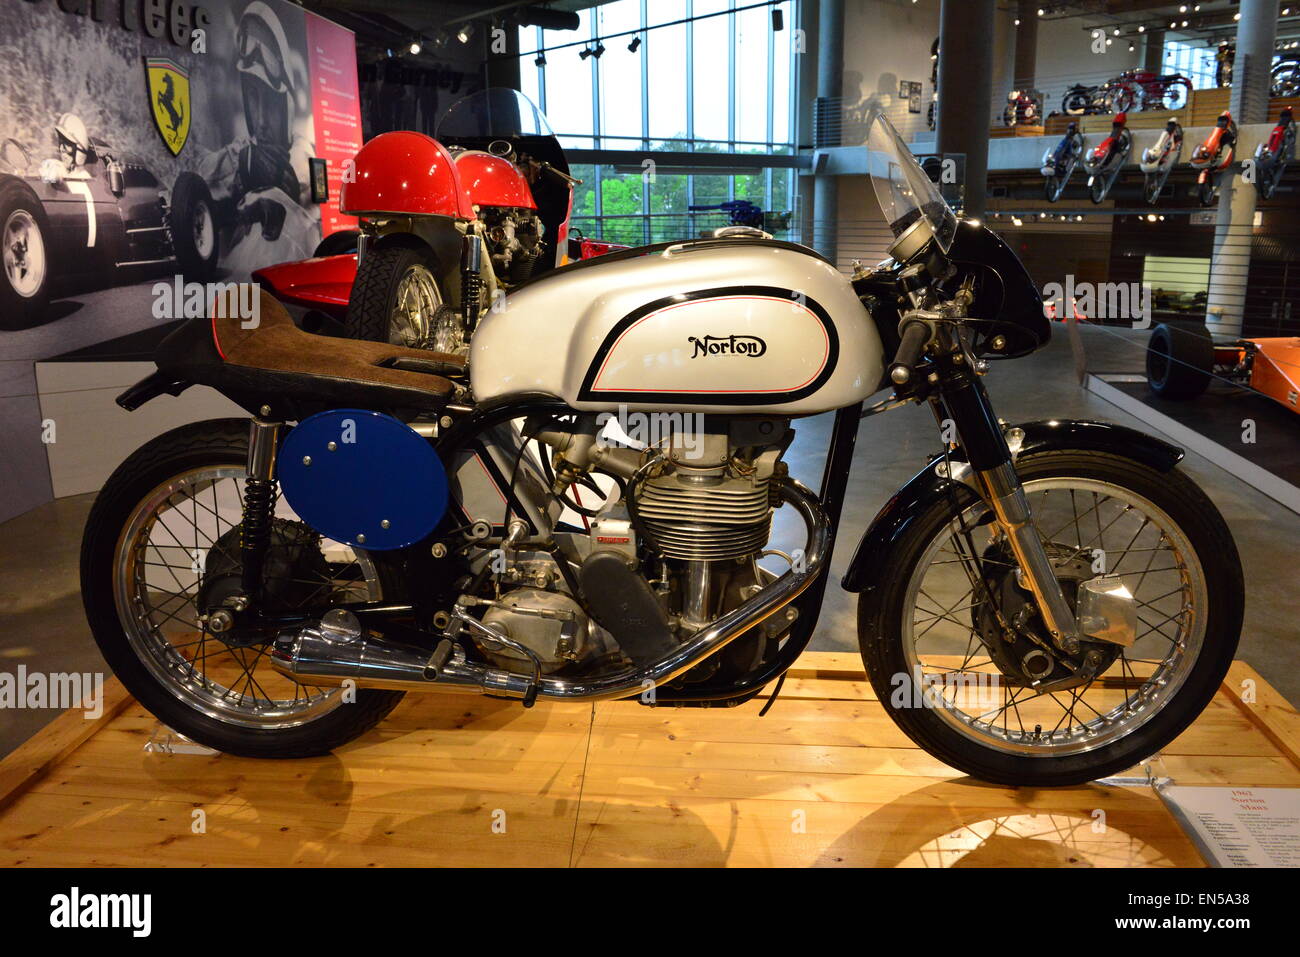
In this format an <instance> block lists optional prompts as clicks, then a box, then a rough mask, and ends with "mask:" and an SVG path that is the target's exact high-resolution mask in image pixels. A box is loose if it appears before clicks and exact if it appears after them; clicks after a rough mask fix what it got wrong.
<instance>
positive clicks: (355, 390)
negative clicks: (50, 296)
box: [155, 286, 466, 411]
mask: <svg viewBox="0 0 1300 957" xmlns="http://www.w3.org/2000/svg"><path fill="white" fill-rule="evenodd" d="M238 295H239V290H238V288H237V287H233V286H232V287H231V288H230V289H229V290H227V291H226V292H225V294H223V295H222V296H221V297H220V298H219V299H218V300H217V303H216V307H215V308H214V310H213V313H214V314H213V316H212V318H211V320H206V319H194V320H191V321H190V322H188V323H186V324H185V325H184V326H182V327H181V328H180V329H178V330H177V331H176V332H174V333H172V334H171V335H170V336H168V338H167V339H166V340H164V341H163V343H162V344H161V345H160V346H159V348H158V352H157V355H156V356H155V361H156V363H157V365H158V368H159V369H160V370H162V371H163V372H165V373H168V374H169V375H172V376H174V377H175V378H177V379H181V380H185V381H188V382H192V383H195V384H202V385H210V386H212V387H213V388H216V389H217V390H218V391H221V392H222V393H223V394H225V395H227V396H229V397H230V398H232V399H234V400H235V401H236V402H239V403H240V404H241V405H244V406H246V407H256V405H257V404H258V403H261V402H269V401H272V400H274V399H276V398H278V399H280V400H282V401H281V402H279V403H278V404H279V405H281V406H283V405H284V404H285V403H286V402H287V403H288V404H289V405H291V406H294V407H297V408H303V407H311V406H317V407H321V408H330V407H333V408H338V407H342V406H345V405H348V406H358V407H362V408H373V409H386V410H387V409H404V410H415V411H434V410H438V409H441V408H442V407H443V406H444V405H446V403H447V401H448V400H449V399H450V397H451V395H452V393H453V391H454V389H455V383H453V382H452V380H451V379H450V378H448V376H455V377H460V376H463V375H464V374H465V367H466V363H465V360H464V359H463V358H462V357H460V356H455V355H448V354H446V353H441V352H429V351H426V350H424V349H410V348H407V347H405V346H395V345H389V344H388V343H383V342H366V341H363V340H360V339H340V338H335V337H332V336H321V335H315V334H313V333H310V332H304V331H303V330H301V329H299V328H298V327H297V326H296V325H294V322H293V319H292V318H290V316H289V314H288V312H286V311H285V309H284V307H283V306H282V305H281V304H280V303H279V302H277V301H276V300H275V298H274V297H272V296H271V295H270V294H269V293H267V292H265V291H262V292H260V296H259V298H258V300H257V303H256V305H257V310H256V312H255V313H253V314H252V315H248V314H247V313H248V312H249V310H247V309H242V310H241V308H240V307H239V301H238ZM245 326H247V327H248V328H245Z"/></svg>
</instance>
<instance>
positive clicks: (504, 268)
mask: <svg viewBox="0 0 1300 957" xmlns="http://www.w3.org/2000/svg"><path fill="white" fill-rule="evenodd" d="M479 219H480V220H482V221H483V226H484V232H483V238H484V240H485V241H486V243H487V250H488V256H489V257H490V258H491V260H492V269H493V271H494V272H495V273H496V276H497V278H498V279H499V280H501V281H502V282H503V284H504V285H506V286H507V287H509V286H511V285H513V284H515V283H519V282H523V281H524V280H525V279H527V278H528V277H529V276H531V275H532V273H533V265H534V264H535V263H536V262H537V259H538V257H539V256H541V254H542V233H543V231H544V229H545V227H544V226H543V225H542V220H541V219H540V217H538V215H537V213H536V212H535V211H533V210H531V209H522V208H512V207H506V206H484V207H480V209H479Z"/></svg>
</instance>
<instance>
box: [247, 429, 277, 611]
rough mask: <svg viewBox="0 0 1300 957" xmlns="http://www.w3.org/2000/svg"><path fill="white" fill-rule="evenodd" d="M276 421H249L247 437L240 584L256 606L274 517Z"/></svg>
mask: <svg viewBox="0 0 1300 957" xmlns="http://www.w3.org/2000/svg"><path fill="white" fill-rule="evenodd" d="M280 425H281V423H279V422H267V421H264V420H262V419H261V418H260V417H259V418H255V419H253V420H252V422H251V424H250V425H249V434H248V478H247V479H246V480H245V483H244V515H243V521H242V523H241V524H240V530H239V558H240V569H241V571H240V585H241V586H242V588H243V592H244V596H245V597H246V598H247V599H248V601H249V602H250V603H251V604H252V605H253V606H254V607H257V605H258V603H259V602H260V601H261V598H262V584H263V583H262V575H263V570H264V569H265V566H266V550H267V548H268V547H269V546H270V544H271V523H272V522H273V521H274V518H275V457H276V453H277V451H278V448H279V444H280Z"/></svg>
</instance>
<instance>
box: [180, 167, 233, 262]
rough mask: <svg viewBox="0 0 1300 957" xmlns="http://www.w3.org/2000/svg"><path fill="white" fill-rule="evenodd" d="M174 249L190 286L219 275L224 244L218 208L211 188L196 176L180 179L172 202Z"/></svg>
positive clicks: (182, 174) (183, 175) (185, 173)
mask: <svg viewBox="0 0 1300 957" xmlns="http://www.w3.org/2000/svg"><path fill="white" fill-rule="evenodd" d="M171 230H172V249H173V250H174V252H175V254H176V265H177V267H178V268H179V270H180V273H181V275H182V276H183V277H184V278H185V279H186V280H188V281H189V282H208V281H209V280H211V279H212V278H213V277H215V276H216V274H217V262H218V260H219V259H220V258H221V240H220V237H219V235H218V233H217V218H216V206H215V204H214V203H213V202H212V193H211V191H210V190H209V189H208V184H207V183H205V182H203V179H202V178H201V177H200V176H198V174H196V173H191V172H184V173H181V175H180V176H177V177H176V185H175V186H173V187H172V199H171Z"/></svg>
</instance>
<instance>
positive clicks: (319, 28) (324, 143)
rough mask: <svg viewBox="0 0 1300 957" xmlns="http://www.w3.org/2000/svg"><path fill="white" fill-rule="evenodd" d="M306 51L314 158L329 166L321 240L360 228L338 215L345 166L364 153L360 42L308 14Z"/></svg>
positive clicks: (349, 33) (341, 30)
mask: <svg viewBox="0 0 1300 957" xmlns="http://www.w3.org/2000/svg"><path fill="white" fill-rule="evenodd" d="M307 50H308V68H309V70H310V72H311V85H312V94H313V95H312V112H313V114H314V116H315V122H316V155H317V156H319V157H321V158H322V159H324V160H325V161H326V162H327V163H328V164H329V166H328V171H329V202H327V203H325V204H324V205H322V206H321V224H320V225H321V237H322V238H324V237H325V236H328V235H329V234H330V233H333V232H336V231H338V230H340V229H352V228H354V227H355V226H356V224H357V221H356V218H355V217H352V216H344V215H343V214H341V213H340V212H339V187H340V185H341V183H342V181H343V168H344V164H345V163H347V162H348V161H349V160H351V159H352V157H354V156H356V155H357V150H359V149H361V101H360V98H359V93H358V90H357V46H356V38H355V36H354V35H353V33H352V31H351V30H345V29H344V28H343V27H341V26H339V25H338V24H336V23H331V22H330V21H328V20H324V19H322V18H321V17H318V16H316V15H315V14H313V13H308V14H307Z"/></svg>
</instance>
